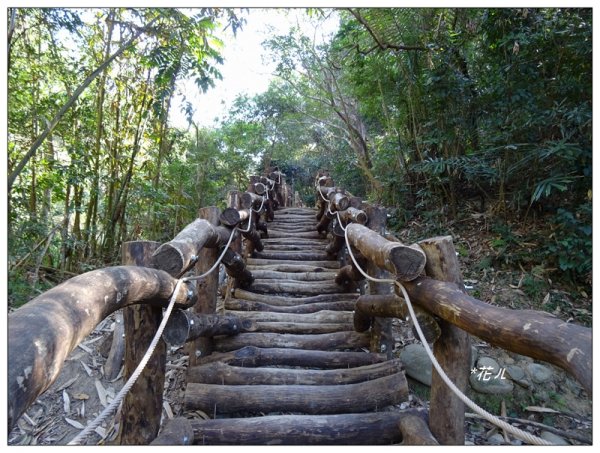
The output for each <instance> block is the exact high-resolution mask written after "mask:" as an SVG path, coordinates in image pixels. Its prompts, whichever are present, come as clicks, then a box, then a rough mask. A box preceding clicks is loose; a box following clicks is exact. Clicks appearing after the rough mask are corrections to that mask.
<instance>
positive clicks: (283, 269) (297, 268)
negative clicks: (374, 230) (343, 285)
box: [246, 264, 338, 275]
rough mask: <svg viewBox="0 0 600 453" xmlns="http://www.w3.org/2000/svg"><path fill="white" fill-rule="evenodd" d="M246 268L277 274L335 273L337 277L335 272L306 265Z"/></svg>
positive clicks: (252, 266) (271, 265)
mask: <svg viewBox="0 0 600 453" xmlns="http://www.w3.org/2000/svg"><path fill="white" fill-rule="evenodd" d="M246 268H247V269H248V270H249V271H251V272H254V271H258V270H262V271H277V272H335V274H336V275H337V272H338V271H337V270H334V269H330V268H324V267H320V266H309V265H307V264H267V265H263V266H257V265H251V266H246Z"/></svg>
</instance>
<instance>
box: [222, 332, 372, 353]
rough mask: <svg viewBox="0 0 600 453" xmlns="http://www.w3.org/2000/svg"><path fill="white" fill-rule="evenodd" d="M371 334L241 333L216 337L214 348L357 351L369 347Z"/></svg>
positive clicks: (231, 349)
mask: <svg viewBox="0 0 600 453" xmlns="http://www.w3.org/2000/svg"><path fill="white" fill-rule="evenodd" d="M370 338H371V336H370V334H367V333H358V332H333V333H321V334H315V335H294V334H280V333H268V332H263V333H241V334H239V335H236V336H234V337H214V350H215V351H217V352H227V351H234V350H236V349H240V348H243V347H244V346H256V347H258V348H290V349H316V350H320V351H340V350H349V351H356V350H359V349H360V348H368V347H369V342H370Z"/></svg>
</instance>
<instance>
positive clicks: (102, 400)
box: [95, 379, 108, 407]
mask: <svg viewBox="0 0 600 453" xmlns="http://www.w3.org/2000/svg"><path fill="white" fill-rule="evenodd" d="M95 385H96V391H97V392H98V398H100V404H102V405H103V406H104V407H106V406H107V405H108V402H107V401H106V389H105V388H104V387H103V386H102V383H101V382H100V381H99V380H98V379H96V381H95Z"/></svg>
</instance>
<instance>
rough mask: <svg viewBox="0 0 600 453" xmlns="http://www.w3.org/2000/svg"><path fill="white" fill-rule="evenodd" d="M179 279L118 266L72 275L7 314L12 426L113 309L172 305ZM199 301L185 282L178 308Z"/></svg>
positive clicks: (9, 419) (177, 299) (165, 274)
mask: <svg viewBox="0 0 600 453" xmlns="http://www.w3.org/2000/svg"><path fill="white" fill-rule="evenodd" d="M176 282H177V280H176V279H175V278H173V277H171V276H170V275H169V274H168V273H166V272H164V271H161V270H158V269H149V268H143V267H135V266H115V267H108V268H104V269H99V270H95V271H91V272H86V273H85V274H81V275H78V276H76V277H73V278H71V279H69V280H67V281H65V282H63V283H61V284H60V285H58V286H56V287H54V288H52V289H50V290H48V291H46V292H45V293H43V294H40V295H39V296H38V297H36V298H35V299H33V300H31V301H30V302H28V303H27V304H25V305H23V306H22V307H21V308H19V309H18V310H16V311H14V312H13V313H11V314H10V315H9V316H8V429H9V431H10V429H12V428H13V426H14V424H15V423H16V421H17V420H18V418H19V417H20V416H21V415H22V414H23V412H25V410H26V409H27V408H28V407H29V405H31V404H32V403H33V402H34V401H35V399H36V398H37V397H38V396H39V395H40V394H41V393H43V392H44V391H45V390H46V389H47V388H48V387H49V386H50V385H51V384H52V383H53V382H54V380H55V379H56V378H57V377H58V375H59V373H60V370H61V369H62V366H63V363H64V361H65V359H66V358H67V356H68V355H69V353H70V352H71V351H72V350H73V349H75V347H76V346H77V345H78V344H79V343H80V342H81V341H82V340H83V339H84V338H85V337H86V336H88V335H89V334H90V333H91V332H92V331H93V330H94V328H95V327H96V326H97V325H98V324H99V323H100V322H101V321H102V320H103V319H104V318H106V317H107V316H108V315H110V314H111V313H113V312H114V311H116V310H118V309H120V308H123V307H126V306H128V305H133V304H152V305H156V306H161V307H165V306H167V305H168V302H169V299H170V298H171V296H172V294H173V291H174V289H175V285H176ZM194 301H195V292H194V291H193V289H192V287H191V286H188V285H182V286H181V288H180V291H179V293H178V294H177V295H176V307H180V308H186V307H188V306H190V305H191V304H193V303H194Z"/></svg>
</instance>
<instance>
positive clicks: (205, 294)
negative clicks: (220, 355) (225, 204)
mask: <svg viewBox="0 0 600 453" xmlns="http://www.w3.org/2000/svg"><path fill="white" fill-rule="evenodd" d="M219 213H220V211H219V208H217V207H216V206H209V207H206V208H200V211H199V212H198V217H199V218H201V219H205V220H206V221H208V222H209V223H210V224H212V225H215V226H217V225H218V224H219ZM218 258H219V250H218V249H217V248H212V247H211V248H208V247H203V248H202V250H201V251H200V254H199V255H198V261H197V262H196V266H195V273H196V275H201V274H203V273H204V272H206V271H207V270H209V269H210V268H211V267H212V266H213V264H215V261H216V260H217V259H218ZM218 286H219V272H218V271H216V270H215V271H214V272H213V273H211V274H210V275H208V276H206V277H204V278H203V279H202V280H198V284H197V290H198V300H197V302H196V305H194V307H192V311H193V312H195V313H208V314H213V313H215V312H216V311H217V289H218ZM212 344H213V340H212V338H204V337H200V338H198V339H196V340H194V341H191V342H189V343H188V346H187V353H188V355H189V359H188V364H189V367H192V366H194V365H196V361H197V359H198V357H204V356H205V355H208V354H210V353H211V352H212V349H213V346H212Z"/></svg>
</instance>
